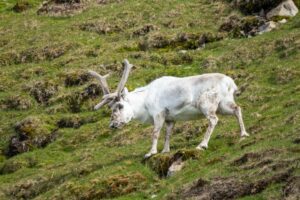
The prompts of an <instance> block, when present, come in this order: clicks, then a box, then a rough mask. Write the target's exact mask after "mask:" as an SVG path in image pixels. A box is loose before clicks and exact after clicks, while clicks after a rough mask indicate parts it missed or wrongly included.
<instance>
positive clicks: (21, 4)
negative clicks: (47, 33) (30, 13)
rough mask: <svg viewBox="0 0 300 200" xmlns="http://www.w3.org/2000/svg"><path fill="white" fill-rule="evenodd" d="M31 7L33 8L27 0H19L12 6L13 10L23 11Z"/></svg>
mask: <svg viewBox="0 0 300 200" xmlns="http://www.w3.org/2000/svg"><path fill="white" fill-rule="evenodd" d="M29 8H31V4H30V3H29V2H28V1H26V0H19V1H18V2H17V3H16V4H15V5H14V7H13V8H12V10H13V11H15V12H18V13H19V12H23V11H25V10H28V9H29Z"/></svg>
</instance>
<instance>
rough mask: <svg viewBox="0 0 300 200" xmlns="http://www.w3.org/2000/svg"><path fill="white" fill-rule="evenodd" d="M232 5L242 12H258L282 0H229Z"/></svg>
mask: <svg viewBox="0 0 300 200" xmlns="http://www.w3.org/2000/svg"><path fill="white" fill-rule="evenodd" d="M229 1H231V3H232V5H234V6H235V7H237V8H239V9H240V10H241V11H242V12H243V13H244V14H253V13H258V12H260V11H261V10H264V11H269V10H271V9H272V8H275V7H276V6H278V5H279V4H280V3H281V2H283V1H284V0H251V1H248V0H229Z"/></svg>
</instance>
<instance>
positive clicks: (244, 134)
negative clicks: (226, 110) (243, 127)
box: [241, 132, 250, 138]
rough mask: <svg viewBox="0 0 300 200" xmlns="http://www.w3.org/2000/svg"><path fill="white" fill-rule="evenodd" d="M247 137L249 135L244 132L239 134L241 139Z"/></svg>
mask: <svg viewBox="0 0 300 200" xmlns="http://www.w3.org/2000/svg"><path fill="white" fill-rule="evenodd" d="M249 136H250V135H249V134H248V133H246V132H245V133H242V134H241V137H242V138H245V137H249Z"/></svg>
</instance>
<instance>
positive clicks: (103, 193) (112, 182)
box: [67, 173, 146, 200]
mask: <svg viewBox="0 0 300 200" xmlns="http://www.w3.org/2000/svg"><path fill="white" fill-rule="evenodd" d="M145 181H146V177H145V176H143V175H142V174H140V173H132V174H128V175H123V174H120V175H112V176H109V177H107V178H105V179H99V178H95V179H93V180H91V181H90V183H89V184H88V185H85V186H83V187H80V186H76V185H73V184H72V185H68V186H67V187H68V188H69V190H70V191H71V192H72V194H71V195H75V196H76V198H79V199H88V200H90V199H104V198H116V197H119V196H122V195H126V194H130V193H132V192H135V191H138V190H140V189H142V188H143V187H144V182H145Z"/></svg>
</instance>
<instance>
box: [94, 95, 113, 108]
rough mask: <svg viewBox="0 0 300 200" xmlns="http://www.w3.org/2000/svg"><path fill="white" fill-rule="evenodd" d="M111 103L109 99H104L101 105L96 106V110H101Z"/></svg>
mask: <svg viewBox="0 0 300 200" xmlns="http://www.w3.org/2000/svg"><path fill="white" fill-rule="evenodd" d="M110 101H111V99H108V98H105V99H103V100H102V101H101V102H100V103H98V104H97V105H95V107H94V110H98V109H100V108H101V107H102V106H104V105H106V104H108V103H109V102H110Z"/></svg>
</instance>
